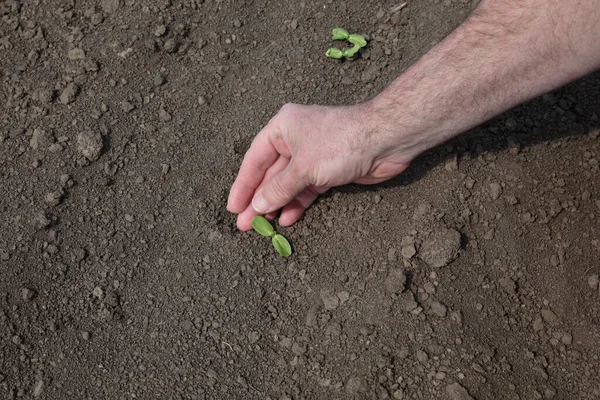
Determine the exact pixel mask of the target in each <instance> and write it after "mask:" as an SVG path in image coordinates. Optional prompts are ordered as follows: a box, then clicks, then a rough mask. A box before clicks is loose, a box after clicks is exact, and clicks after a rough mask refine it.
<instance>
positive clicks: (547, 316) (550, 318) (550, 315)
mask: <svg viewBox="0 0 600 400" xmlns="http://www.w3.org/2000/svg"><path fill="white" fill-rule="evenodd" d="M542 318H543V319H544V321H546V322H547V323H548V324H550V325H556V324H558V317H557V316H556V314H555V313H554V312H553V311H552V310H548V309H544V310H542Z"/></svg>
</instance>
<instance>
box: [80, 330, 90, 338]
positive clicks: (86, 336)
mask: <svg viewBox="0 0 600 400" xmlns="http://www.w3.org/2000/svg"><path fill="white" fill-rule="evenodd" d="M81 337H82V338H83V340H90V338H91V337H92V335H91V334H90V333H89V332H87V331H83V332H81Z"/></svg>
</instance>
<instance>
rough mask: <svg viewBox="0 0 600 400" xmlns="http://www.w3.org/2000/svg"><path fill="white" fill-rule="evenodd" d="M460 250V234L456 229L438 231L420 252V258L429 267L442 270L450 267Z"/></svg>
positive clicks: (424, 244)
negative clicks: (441, 268) (447, 266)
mask: <svg viewBox="0 0 600 400" xmlns="http://www.w3.org/2000/svg"><path fill="white" fill-rule="evenodd" d="M459 249H460V233H459V232H458V231H457V230H455V229H446V228H441V229H437V230H436V231H435V232H434V233H433V234H432V235H431V236H429V237H428V238H427V239H426V240H425V241H424V242H423V245H422V246H421V248H420V250H419V257H420V258H421V260H423V261H425V262H426V263H427V264H428V265H429V266H431V267H435V268H440V267H444V266H446V265H448V264H449V263H450V262H452V261H453V260H454V259H455V258H456V257H457V256H458V251H459Z"/></svg>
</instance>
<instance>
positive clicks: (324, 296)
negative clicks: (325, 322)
mask: <svg viewBox="0 0 600 400" xmlns="http://www.w3.org/2000/svg"><path fill="white" fill-rule="evenodd" d="M319 296H320V297H321V300H322V301H323V305H324V306H325V309H326V310H330V311H331V310H335V309H336V308H338V306H339V305H340V298H339V297H338V296H337V295H336V294H335V293H333V292H332V291H331V290H329V289H321V291H320V292H319Z"/></svg>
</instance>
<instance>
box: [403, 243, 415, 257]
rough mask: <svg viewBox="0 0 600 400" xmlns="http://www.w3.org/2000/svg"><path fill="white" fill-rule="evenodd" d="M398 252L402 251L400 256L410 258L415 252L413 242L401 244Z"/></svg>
mask: <svg viewBox="0 0 600 400" xmlns="http://www.w3.org/2000/svg"><path fill="white" fill-rule="evenodd" d="M400 252H401V253H402V257H404V258H406V259H409V260H410V259H411V258H413V257H414V256H415V254H417V249H416V248H415V245H414V244H409V245H406V246H403V247H402V250H401V251H400Z"/></svg>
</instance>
